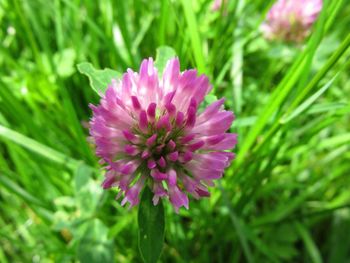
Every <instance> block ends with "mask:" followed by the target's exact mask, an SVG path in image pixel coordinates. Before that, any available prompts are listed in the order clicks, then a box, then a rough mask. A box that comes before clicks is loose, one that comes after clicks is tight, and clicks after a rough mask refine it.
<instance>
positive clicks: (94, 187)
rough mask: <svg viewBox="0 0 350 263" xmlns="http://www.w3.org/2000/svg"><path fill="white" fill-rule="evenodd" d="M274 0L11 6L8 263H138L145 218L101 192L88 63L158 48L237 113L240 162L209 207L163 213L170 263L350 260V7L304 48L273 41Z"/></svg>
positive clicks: (330, 13) (0, 34)
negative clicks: (80, 68)
mask: <svg viewBox="0 0 350 263" xmlns="http://www.w3.org/2000/svg"><path fill="white" fill-rule="evenodd" d="M272 2H273V1H263V0H256V1H248V0H231V1H229V8H228V11H227V14H224V10H221V12H220V11H219V12H213V11H211V4H212V2H211V1H209V0H198V1H185V0H183V1H171V0H159V1H146V0H128V1H121V0H118V1H110V0H105V1H98V2H95V1H86V0H84V1H83V0H72V1H69V0H54V1H51V2H47V1H43V0H37V1H33V0H29V1H20V0H13V1H11V0H2V1H1V2H0V28H1V30H0V67H1V71H0V151H1V155H0V199H1V202H0V215H1V216H0V262H72V261H79V260H80V261H81V262H113V261H115V262H141V260H140V255H139V252H138V249H137V224H136V209H132V210H130V211H128V210H127V209H126V208H123V207H121V206H120V205H119V203H118V202H116V201H115V200H114V195H115V193H114V192H113V191H105V192H103V191H102V190H101V189H100V182H101V180H102V177H103V176H102V173H101V171H100V169H99V165H98V164H97V160H96V158H95V157H94V153H93V152H94V151H93V146H92V145H90V144H89V142H88V141H87V140H86V136H87V133H88V131H87V129H86V128H84V127H85V124H86V122H87V121H88V120H89V117H90V115H91V113H90V110H89V109H88V107H87V105H88V103H90V102H91V103H97V101H98V97H97V95H96V94H95V93H94V92H93V91H92V89H91V88H90V87H89V84H88V80H87V79H86V78H85V77H84V76H82V75H80V74H79V73H78V72H77V68H76V66H75V65H76V64H78V63H80V62H83V61H89V62H91V63H93V64H94V65H95V66H96V67H97V68H104V67H109V68H113V69H116V70H118V71H124V70H126V68H127V67H131V68H134V69H137V67H138V65H139V63H140V61H141V59H142V58H144V57H149V56H152V57H154V56H155V51H156V48H157V47H158V46H160V45H168V46H171V47H173V48H174V49H175V50H176V52H177V54H178V56H179V57H180V61H181V67H182V69H185V68H189V67H196V68H198V70H199V71H200V72H201V73H206V74H208V76H209V77H210V80H211V82H212V83H213V84H214V89H213V94H215V95H217V96H218V97H221V96H225V97H226V106H227V107H228V108H230V109H233V110H234V111H235V114H236V116H237V121H236V122H235V124H234V125H233V127H232V131H234V132H237V133H238V134H239V145H238V147H237V148H236V149H235V152H237V159H236V160H235V161H234V162H233V165H232V167H230V168H229V169H228V170H227V172H226V173H225V176H224V178H223V179H222V180H221V181H220V183H219V184H218V186H217V187H215V188H212V189H211V193H212V197H211V198H210V199H207V200H201V201H194V200H192V201H191V203H190V210H188V211H185V210H182V211H181V212H180V215H176V214H174V212H173V210H172V208H171V207H169V205H166V207H165V208H166V213H167V220H166V224H167V225H166V242H165V246H164V250H163V254H162V256H161V260H160V261H161V262H350V261H349V258H350V236H349V235H348V233H349V231H350V208H349V207H350V191H349V187H350V177H349V173H350V162H349V160H350V154H349V148H350V129H349V128H350V125H349V121H350V114H349V113H350V105H349V101H350V82H349V72H350V71H349V69H350V66H349V56H350V51H349V50H348V47H349V45H350V35H349V26H350V5H349V3H348V2H347V1H346V0H339V1H324V2H325V8H324V11H323V13H322V15H321V16H320V18H319V20H318V23H317V24H316V26H315V27H314V29H313V33H312V35H311V37H310V38H309V40H308V41H307V42H306V43H305V45H304V46H293V45H291V44H283V43H269V42H266V41H265V40H264V39H263V38H262V36H261V35H260V34H259V25H260V23H261V21H262V20H263V18H264V16H265V14H266V12H267V10H268V8H269V6H271V4H272Z"/></svg>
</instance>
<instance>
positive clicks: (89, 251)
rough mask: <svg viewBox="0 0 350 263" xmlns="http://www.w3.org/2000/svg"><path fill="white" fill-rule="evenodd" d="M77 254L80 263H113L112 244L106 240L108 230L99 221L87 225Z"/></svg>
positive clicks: (95, 220)
mask: <svg viewBox="0 0 350 263" xmlns="http://www.w3.org/2000/svg"><path fill="white" fill-rule="evenodd" d="M77 254H78V258H79V260H80V262H87V263H95V262H96V263H99V262H105V263H108V262H111V263H112V262H115V261H114V251H113V242H112V240H109V239H108V228H107V227H106V226H105V225H104V224H103V223H102V222H101V220H99V219H94V220H93V221H91V222H89V223H88V226H87V228H86V232H85V234H84V236H83V238H82V239H81V241H80V244H79V246H78V251H77Z"/></svg>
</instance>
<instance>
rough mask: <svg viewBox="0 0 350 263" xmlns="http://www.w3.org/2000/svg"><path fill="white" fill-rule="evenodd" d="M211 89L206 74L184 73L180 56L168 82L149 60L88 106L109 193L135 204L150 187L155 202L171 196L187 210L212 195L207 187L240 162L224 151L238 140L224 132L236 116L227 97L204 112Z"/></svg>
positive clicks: (173, 62) (169, 67) (170, 66)
mask: <svg viewBox="0 0 350 263" xmlns="http://www.w3.org/2000/svg"><path fill="white" fill-rule="evenodd" d="M210 90H211V85H210V83H209V81H208V78H207V77H206V76H205V75H201V76H198V75H197V71H196V70H194V69H190V70H186V71H184V72H180V64H179V60H178V59H177V58H174V59H171V60H169V61H168V62H167V65H166V67H165V69H164V72H163V74H162V77H159V75H158V72H157V68H156V67H155V66H154V63H153V60H152V58H149V59H145V60H143V62H142V64H141V66H140V70H139V72H138V73H137V72H134V71H132V70H131V69H128V70H127V72H126V73H125V74H124V75H123V76H122V78H121V79H120V80H113V81H112V83H111V84H110V85H109V87H108V89H107V90H106V93H105V94H104V95H103V97H102V98H101V101H100V104H99V105H98V106H94V105H90V107H91V109H92V111H93V117H92V119H91V121H90V135H91V137H92V139H93V141H94V143H95V144H96V154H97V155H98V156H99V157H100V158H101V163H103V164H105V168H106V173H105V180H104V182H103V183H102V186H103V188H105V189H107V188H111V187H117V188H119V189H120V192H119V195H123V196H124V198H123V200H122V205H124V204H125V203H126V202H128V203H130V207H132V206H134V205H136V204H138V203H139V196H140V192H141V191H142V189H143V187H147V185H148V186H149V187H150V189H151V190H152V192H153V194H154V197H153V203H154V205H156V204H157V203H158V202H159V199H160V198H168V199H169V200H170V202H171V204H172V205H173V206H174V208H175V210H176V212H178V210H179V208H180V207H182V206H184V207H185V208H188V206H189V199H188V195H192V196H193V197H194V198H201V197H206V196H209V195H210V194H209V191H208V186H213V185H214V183H213V180H214V179H219V178H220V177H222V175H223V172H224V169H225V168H226V167H227V166H228V165H229V164H230V163H231V160H232V159H233V158H234V154H233V153H232V152H229V151H226V150H230V149H232V148H233V147H234V146H235V144H236V141H237V140H236V134H232V133H228V132H226V131H227V130H228V129H229V128H230V126H231V124H232V122H233V120H234V115H233V113H232V112H231V111H225V110H224V109H223V103H224V100H223V99H220V100H218V101H215V102H214V103H212V104H211V105H209V106H208V107H207V108H206V109H204V110H203V111H199V109H198V107H199V105H200V104H201V103H202V102H203V100H204V97H205V96H206V94H208V92H209V91H210Z"/></svg>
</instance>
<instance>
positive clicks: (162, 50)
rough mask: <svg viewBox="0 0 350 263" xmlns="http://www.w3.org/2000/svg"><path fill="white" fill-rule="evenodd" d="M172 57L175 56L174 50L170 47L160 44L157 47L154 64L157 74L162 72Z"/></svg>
mask: <svg viewBox="0 0 350 263" xmlns="http://www.w3.org/2000/svg"><path fill="white" fill-rule="evenodd" d="M174 57H176V52H175V50H174V49H172V48H171V47H168V46H160V47H158V48H157V56H156V61H155V62H154V65H155V67H156V68H157V69H158V75H159V76H160V75H161V74H162V73H163V70H164V69H165V66H166V63H167V62H168V60H169V59H172V58H174Z"/></svg>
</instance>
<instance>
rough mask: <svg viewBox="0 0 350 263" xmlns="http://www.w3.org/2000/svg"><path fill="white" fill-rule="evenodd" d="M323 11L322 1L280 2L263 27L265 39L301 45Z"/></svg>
mask: <svg viewBox="0 0 350 263" xmlns="http://www.w3.org/2000/svg"><path fill="white" fill-rule="evenodd" d="M321 10H322V0H278V1H277V2H276V3H275V4H274V5H273V6H272V8H271V9H270V11H269V12H268V14H267V17H266V20H265V22H264V23H263V25H262V26H261V30H262V32H263V34H264V36H265V38H267V39H270V40H284V41H287V42H296V43H299V42H301V41H303V40H304V39H305V37H307V36H308V34H309V32H310V29H311V27H312V25H313V23H314V22H315V20H316V19H317V17H318V15H319V13H320V12H321Z"/></svg>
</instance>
